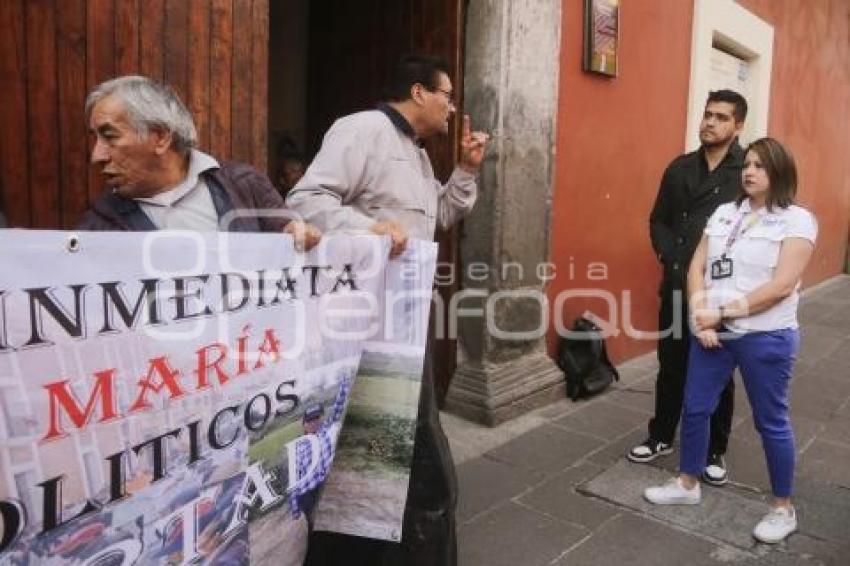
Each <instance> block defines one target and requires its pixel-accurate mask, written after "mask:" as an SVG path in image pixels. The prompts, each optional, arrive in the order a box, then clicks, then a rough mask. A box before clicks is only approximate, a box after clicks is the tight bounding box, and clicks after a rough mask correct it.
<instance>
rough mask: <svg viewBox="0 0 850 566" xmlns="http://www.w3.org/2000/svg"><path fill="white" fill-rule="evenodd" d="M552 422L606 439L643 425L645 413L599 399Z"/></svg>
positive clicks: (619, 435) (614, 437)
mask: <svg viewBox="0 0 850 566" xmlns="http://www.w3.org/2000/svg"><path fill="white" fill-rule="evenodd" d="M554 424H556V425H558V426H563V427H565V428H568V429H570V430H574V431H577V432H582V433H585V434H590V435H593V436H597V437H599V438H604V439H606V440H615V439H617V438H619V437H621V436H623V435H624V434H626V433H627V432H629V431H631V430H633V429H635V428H636V427H638V426H640V427H642V428H643V427H645V426H646V415H644V414H643V413H640V412H638V411H632V410H631V409H626V408H625V407H622V406H620V405H617V404H615V403H610V402H607V401H600V402H598V403H594V404H593V405H588V406H587V407H583V408H581V409H579V410H578V411H575V412H573V413H570V414H568V415H566V416H564V417H561V418H559V419H556V420H555V421H554Z"/></svg>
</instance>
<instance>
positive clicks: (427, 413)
mask: <svg viewBox="0 0 850 566" xmlns="http://www.w3.org/2000/svg"><path fill="white" fill-rule="evenodd" d="M452 92H453V91H452V83H451V80H450V79H449V69H448V66H447V65H446V64H445V63H443V62H441V61H439V60H437V59H434V58H431V57H426V56H408V57H405V58H403V59H402V60H401V61H399V62H398V64H397V65H396V66H395V68H394V70H393V72H392V75H391V77H390V80H389V82H388V84H387V86H386V88H385V91H384V100H385V102H384V103H382V104H380V105H378V107H377V108H376V109H375V110H369V111H365V112H358V113H356V114H352V115H350V116H345V117H343V118H340V119H339V120H337V121H336V122H335V123H334V124H333V126H331V128H330V130H328V132H327V134H325V138H324V140H323V142H322V147H321V149H320V150H319V153H318V155H316V158H315V160H314V161H313V163H312V164H311V165H310V167H309V168H308V169H307V172H306V173H305V174H304V177H302V178H301V180H300V181H299V182H298V184H297V185H296V186H295V188H294V189H293V190H292V191H291V192H290V193H289V195H288V196H287V199H286V202H287V205H288V206H289V207H290V208H292V209H293V210H295V211H297V212H298V213H300V214H301V215H302V216H303V217H304V220H306V221H308V222H311V223H313V224H314V225H316V226H317V227H318V228H320V229H322V230H324V231H327V232H333V231H339V230H364V231H371V232H373V233H375V234H386V235H388V236H389V237H390V239H391V241H392V248H391V250H390V256H391V257H395V256H397V255H399V254H400V253H402V252H403V251H404V248H405V246H406V244H407V239H408V237H411V238H419V239H424V240H432V239H433V238H434V232H435V230H436V227H437V225H439V226H440V227H441V228H448V227H449V226H451V225H452V224H454V223H455V222H457V221H458V220H459V219H460V218H462V217H463V216H465V215H466V214H467V213H468V212H469V211H470V210H472V206H473V204H475V199H476V197H477V187H476V182H475V178H476V175H477V173H478V170H479V168H480V167H481V162H482V160H483V158H484V149H485V146H486V144H487V135H486V134H484V133H481V132H473V131H471V128H470V123H469V117H468V116H464V121H463V132H462V137H461V156H460V160H459V163H458V165H457V167H455V170H454V172H453V173H452V175H451V177H450V178H449V180H448V182H447V183H446V184H441V183H440V182H439V181H438V180H437V179H436V178H435V177H434V171H433V169H432V167H431V161H430V159H429V158H428V154H427V153H426V152H425V149H424V148H422V145H421V142H422V141H423V140H425V139H428V138H432V137H435V136H439V135H445V134H447V133H448V131H449V120H450V119H451V117H452V116H453V115H454V113H455V110H456V109H455V106H454V102H453V99H452ZM429 352H430V348H429ZM427 355H430V354H427ZM428 366H430V364H429V363H428V362H426V367H428ZM429 373H430V372H428V371H426V372H424V375H423V377H422V390H421V394H420V399H419V414H418V416H417V423H416V439H415V444H414V451H413V462H412V464H411V473H410V487H409V489H408V497H407V506H406V508H405V514H404V526H403V529H402V541H401V544H400V545H398V544H392V543H386V544H379V543H378V542H377V541H371V542H369V541H367V540H366V539H356V537H347V538H346V537H342V536H341V535H334V536H331V535H327V534H323V535H320V536H322V537H323V538H321V539H318V538H312V539H311V548H310V551H309V555H308V559H307V564H311V565H312V564H343V563H344V564H346V565H355V564H364V565H369V566H373V565H375V564H383V565H386V564H398V565H404V566H415V565H419V564H428V565H454V564H456V562H457V544H456V539H455V518H454V514H455V506H456V502H457V493H456V491H457V489H456V478H455V473H454V465H453V463H452V459H451V453H450V451H449V445H448V442H447V440H446V437H445V435H444V434H443V430H442V427H441V425H440V420H439V419H440V417H439V412H438V411H437V405H436V400H435V397H434V383H433V378H432V376H431V375H429Z"/></svg>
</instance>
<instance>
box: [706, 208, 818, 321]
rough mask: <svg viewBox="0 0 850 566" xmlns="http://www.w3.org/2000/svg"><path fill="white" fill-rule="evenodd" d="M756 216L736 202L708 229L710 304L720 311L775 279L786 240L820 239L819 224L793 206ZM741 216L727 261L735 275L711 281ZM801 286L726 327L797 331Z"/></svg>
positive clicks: (720, 212) (710, 222) (712, 220)
mask: <svg viewBox="0 0 850 566" xmlns="http://www.w3.org/2000/svg"><path fill="white" fill-rule="evenodd" d="M750 214H752V211H751V209H750V201H749V199H747V200H745V201H743V202H742V203H741V206H740V207H739V206H738V205H737V204H735V203H734V202H730V203H727V204H724V205H721V206H720V207H718V208H717V210H715V211H714V214H712V215H711V218H709V219H708V223H707V224H706V227H705V234H706V236H708V260H707V265H706V270H705V288H706V291H707V303H708V306H709V307H711V308H716V307H719V306H720V305H721V304H726V303H728V302H730V301H732V300H735V299H739V298H741V297H743V296H745V295H747V294H748V293H751V292H752V291H754V290H755V289H756V288H758V287H760V286H761V285H764V284H765V283H767V282H768V281H770V280H771V279H772V278H773V275H774V273H775V272H776V264H777V262H778V260H779V249H780V248H781V247H782V241H783V240H785V239H786V238H805V239H806V240H809V241H810V242H812V243H814V242H815V239H816V237H817V232H818V227H817V221H816V220H815V217H814V216H813V215H812V213H811V212H809V211H808V210H806V209H805V208H801V207H799V206H796V205H791V206H789V207H788V208H779V207H774V209H773V211H768V210H767V208H762V209H760V210H758V211H756V212H755V213H754V214H756V215H758V216H757V217H755V218H751V217H749V216H748V215H750ZM742 216H743V218H744V220H743V221H742V222H741V229H740V230H739V231H738V236H737V238H736V239H735V241H734V243H733V244H732V246H731V248H730V249H729V252H728V253H727V254H726V257H727V258H729V259H731V260H732V276H731V277H726V278H724V279H712V278H711V264H712V263H713V262H715V261H717V260H719V259H720V258H721V256H722V255H723V252H724V250H725V248H726V243H727V240H728V238H729V235H730V234H731V233H732V231H733V230H734V228H735V225H736V224H737V223H738V220H739V218H741V217H742ZM799 288H800V282H799V281H797V286H796V287H795V289H794V292H792V293H791V294H790V295H789V296H787V297H785V298H784V299H783V300H782V301H780V302H779V303H777V304H775V305H774V306H772V307H770V308H769V309H767V310H765V311H763V312H760V313H758V314H755V315H752V316H747V317H741V318H735V319H732V320H730V321H728V322H727V323H726V327H727V328H729V330H732V331H734V332H751V331H768V330H780V329H783V328H797V326H798V323H797V304H798V303H799V300H800V296H799V293H798V289H799Z"/></svg>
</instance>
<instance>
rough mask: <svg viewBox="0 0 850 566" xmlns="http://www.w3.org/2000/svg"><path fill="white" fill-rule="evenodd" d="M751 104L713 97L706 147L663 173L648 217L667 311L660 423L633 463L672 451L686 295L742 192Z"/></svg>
mask: <svg viewBox="0 0 850 566" xmlns="http://www.w3.org/2000/svg"><path fill="white" fill-rule="evenodd" d="M746 115H747V102H746V100H744V98H743V97H742V96H741V95H740V94H738V93H737V92H734V91H731V90H718V91H714V92H711V93H709V95H708V101H707V102H706V105H705V113H704V114H703V118H702V122H701V123H700V131H699V137H700V142H701V147H700V148H699V149H698V150H697V151H694V152H691V153H687V154H685V155H681V156H679V157H677V158H676V159H674V160H673V162H672V163H671V164H670V165H669V166H668V167H667V170H666V171H664V176H663V177H662V179H661V186H660V188H659V190H658V196H657V198H656V200H655V206H654V207H653V209H652V213H651V215H650V218H649V229H650V236H651V238H652V247H653V249H654V250H655V253H656V254H657V255H658V259H659V260H660V261H661V265H662V267H663V269H664V275H663V278H662V280H661V289H660V291H659V295H660V297H661V310H660V312H659V315H658V326H659V331H660V332H661V333H662V337H661V339H660V340H659V341H658V363H659V370H658V378H657V381H656V386H655V416H654V417H653V418H652V419H650V421H649V437H648V438H647V439H646V441H644V442H643V443H641V444H639V445H637V446H635V447H634V448H632V449H631V451H630V452H629V454H628V458H629V460H632V461H633V462H651V461H652V460H654V459H655V458H657V457H658V456H661V455H665V454H669V453H670V452H672V443H673V438H674V436H675V435H676V427H677V426H678V424H679V417H680V416H681V412H682V401H683V398H684V388H685V374H686V371H687V366H688V336H689V333H688V304H687V294H686V292H685V283H686V280H687V273H688V266H689V265H690V262H691V257H692V256H693V254H694V251H695V250H696V247H697V244H698V243H699V241H700V238H701V237H702V232H703V230H704V229H705V224H706V221H707V220H708V217H709V216H711V214H712V213H713V212H714V210H715V209H716V208H717V207H718V206H719V205H721V204H723V203H726V202H729V201H731V200H733V199H734V198H735V196H736V194H737V192H738V188H739V187H740V185H741V166H742V161H743V152H742V150H741V146H740V145H738V135H739V134H740V132H741V129H742V128H743V126H744V119H745V118H746ZM733 401H734V384H733V382H732V381H731V380H730V381H729V385H728V386H727V387H726V389H725V390H724V392H723V395H722V397H721V399H720V403H719V405H718V407H717V410H716V411H715V413H714V415H713V416H712V419H711V442H710V446H709V459H708V462H706V470H705V472H704V474H703V479H704V480H705V481H706V482H708V483H711V484H714V485H722V484H724V483H726V481H727V473H726V462H725V459H724V454H725V453H726V446H727V443H728V441H729V431H730V428H731V426H732V410H733Z"/></svg>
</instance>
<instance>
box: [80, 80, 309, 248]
mask: <svg viewBox="0 0 850 566" xmlns="http://www.w3.org/2000/svg"><path fill="white" fill-rule="evenodd" d="M85 109H86V117H87V120H88V124H89V130H90V131H91V133H92V135H93V136H94V147H93V148H92V153H91V161H92V163H93V164H95V165H96V166H97V167H98V168H99V169H100V173H101V175H102V176H103V179H104V182H105V184H106V186H107V190H106V191H104V193H103V194H102V195H101V196H100V197H99V198H98V199H97V200H96V201H95V202H94V203H93V204H92V207H91V208H90V209H89V210H88V211H87V212H86V213H85V215H84V216H83V218H82V220H81V222H80V224H79V225H78V228H79V229H81V230H130V231H145V230H159V229H162V230H165V229H172V230H174V229H178V230H195V231H207V232H208V231H219V230H221V231H229V232H280V231H283V232H286V233H289V234H292V235H293V236H294V237H295V240H296V242H295V245H296V247H297V248H301V247H306V248H307V249H309V248H311V247H313V246H314V245H315V244H316V243H317V242H318V241H319V238H320V237H321V233H320V232H319V231H318V230H317V229H316V228H314V227H312V226H310V225H309V224H305V223H303V222H299V221H291V220H290V219H291V218H292V217H293V215H292V214H291V213H287V212H284V209H285V206H284V203H283V199H282V198H281V197H280V194H279V193H278V192H277V191H276V190H275V188H274V186H273V185H272V184H271V182H270V181H269V179H268V177H266V175H264V174H263V173H261V172H259V171H258V170H256V169H255V168H253V167H251V166H250V165H247V164H244V163H235V162H222V163H219V162H218V161H217V160H216V159H215V158H214V157H212V156H210V155H207V154H206V153H203V152H201V151H199V150H198V149H196V148H195V146H196V145H197V132H196V129H195V124H194V121H193V120H192V116H191V114H189V111H188V110H187V109H186V106H185V105H184V104H183V102H182V101H181V100H180V98H179V97H178V96H177V94H176V93H175V92H174V91H173V90H172V89H171V88H170V87H168V86H167V85H164V84H162V83H159V82H156V81H154V80H152V79H149V78H147V77H141V76H124V77H118V78H115V79H112V80H109V81H106V82H104V83H101V84H100V85H98V86H96V87H95V88H94V90H92V91H91V92H90V93H89V95H88V97H87V98H86V107H85Z"/></svg>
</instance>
